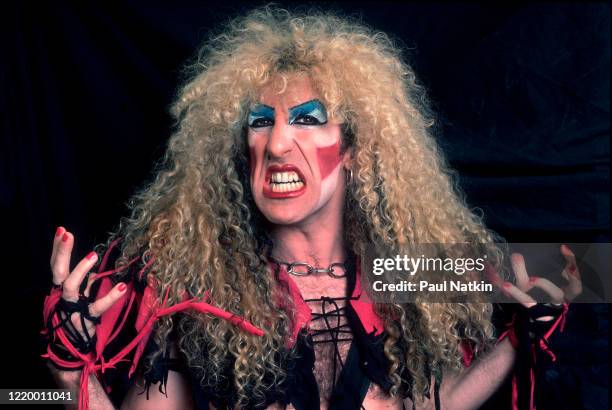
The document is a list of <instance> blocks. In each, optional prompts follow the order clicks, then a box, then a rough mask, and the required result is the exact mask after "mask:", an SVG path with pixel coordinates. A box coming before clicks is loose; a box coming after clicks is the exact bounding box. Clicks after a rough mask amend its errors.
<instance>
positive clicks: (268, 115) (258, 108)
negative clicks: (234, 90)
mask: <svg viewBox="0 0 612 410" xmlns="http://www.w3.org/2000/svg"><path fill="white" fill-rule="evenodd" d="M260 118H262V119H266V120H270V121H272V122H273V121H274V108H272V107H269V106H267V105H264V104H257V105H255V106H254V107H253V108H252V109H251V111H250V112H249V117H248V119H247V123H248V124H249V126H252V125H253V122H254V121H255V120H258V119H260Z"/></svg>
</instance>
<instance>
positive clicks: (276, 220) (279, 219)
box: [262, 210, 303, 225]
mask: <svg viewBox="0 0 612 410" xmlns="http://www.w3.org/2000/svg"><path fill="white" fill-rule="evenodd" d="M262 213H263V214H264V216H265V217H266V219H267V220H268V221H269V222H270V223H273V224H275V225H292V224H294V223H296V222H299V221H301V220H302V219H303V216H302V215H299V214H296V213H295V212H292V211H291V210H287V211H286V212H283V211H282V210H274V211H273V212H270V211H265V212H262Z"/></svg>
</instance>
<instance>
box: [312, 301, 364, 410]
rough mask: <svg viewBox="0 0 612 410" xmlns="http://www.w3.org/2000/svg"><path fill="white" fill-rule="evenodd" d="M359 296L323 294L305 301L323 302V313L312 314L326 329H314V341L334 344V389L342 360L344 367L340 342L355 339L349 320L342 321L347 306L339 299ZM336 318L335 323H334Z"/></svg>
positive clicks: (333, 388) (313, 319)
mask: <svg viewBox="0 0 612 410" xmlns="http://www.w3.org/2000/svg"><path fill="white" fill-rule="evenodd" d="M356 299H358V298H354V297H338V298H331V297H328V296H321V297H320V298H318V299H304V301H305V302H321V313H313V314H312V322H314V321H317V320H321V319H322V320H323V321H324V322H325V328H324V329H318V330H314V331H313V332H312V337H313V343H332V344H333V345H334V360H333V361H334V363H333V375H332V391H333V390H335V388H336V375H337V374H338V368H337V367H338V365H337V363H338V362H340V366H341V368H344V361H343V360H342V355H341V354H340V348H339V347H338V342H350V341H352V340H353V337H352V334H353V332H352V331H351V330H350V326H349V324H348V321H347V320H345V321H344V323H342V318H346V306H342V307H339V306H338V303H337V302H338V301H346V302H348V301H349V300H356ZM327 304H329V305H332V306H333V307H334V309H332V310H329V311H328V310H327V309H326V305H327ZM334 319H335V322H336V323H335V325H332V323H333V322H330V321H333V320H334ZM325 334H329V336H330V337H329V338H328V339H323V340H315V338H316V337H317V336H320V335H325ZM341 335H348V337H341ZM361 409H363V410H365V407H363V405H361Z"/></svg>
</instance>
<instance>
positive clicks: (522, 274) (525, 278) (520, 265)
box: [510, 253, 529, 292]
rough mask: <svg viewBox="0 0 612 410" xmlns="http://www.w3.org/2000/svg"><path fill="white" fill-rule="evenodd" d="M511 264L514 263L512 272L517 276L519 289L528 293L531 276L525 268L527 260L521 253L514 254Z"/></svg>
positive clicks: (511, 257)
mask: <svg viewBox="0 0 612 410" xmlns="http://www.w3.org/2000/svg"><path fill="white" fill-rule="evenodd" d="M510 262H511V263H512V270H514V274H515V275H516V285H517V286H518V288H519V289H521V290H522V291H525V292H526V291H527V290H529V275H528V274H527V268H526V267H525V258H523V255H521V254H520V253H513V254H512V255H511V256H510Z"/></svg>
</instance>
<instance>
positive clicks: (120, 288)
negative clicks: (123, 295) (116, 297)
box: [119, 283, 127, 292]
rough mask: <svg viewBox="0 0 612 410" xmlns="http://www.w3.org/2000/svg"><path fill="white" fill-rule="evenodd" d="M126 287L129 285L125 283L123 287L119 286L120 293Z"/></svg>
mask: <svg viewBox="0 0 612 410" xmlns="http://www.w3.org/2000/svg"><path fill="white" fill-rule="evenodd" d="M126 287H127V285H126V284H125V283H122V284H121V285H119V292H123V291H124V290H125V288H126Z"/></svg>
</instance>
